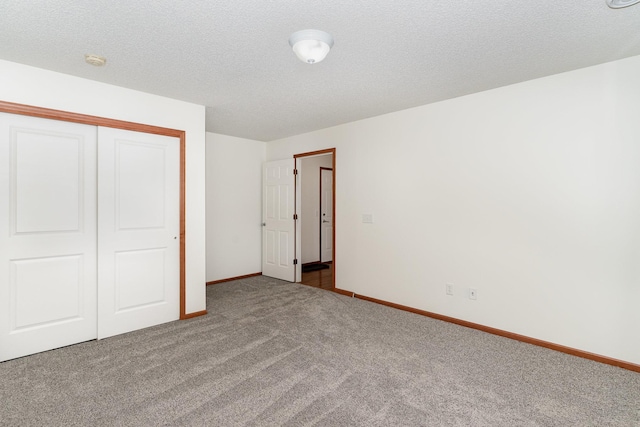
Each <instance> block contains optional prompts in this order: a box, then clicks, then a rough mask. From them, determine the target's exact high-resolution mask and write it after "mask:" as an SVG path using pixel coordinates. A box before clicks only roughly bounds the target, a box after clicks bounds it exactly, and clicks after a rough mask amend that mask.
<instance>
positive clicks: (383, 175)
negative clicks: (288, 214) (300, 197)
mask: <svg viewBox="0 0 640 427" xmlns="http://www.w3.org/2000/svg"><path fill="white" fill-rule="evenodd" d="M638 76H640V57H633V58H628V59H625V60H622V61H617V62H612V63H608V64H603V65H599V66H594V67H590V68H586V69H581V70H577V71H573V72H569V73H565V74H559V75H555V76H550V77H547V78H542V79H538V80H533V81H529V82H524V83H520V84H516V85H512V86H507V87H503V88H499V89H495V90H491V91H487V92H482V93H477V94H473V95H469V96H465V97H461V98H457V99H453V100H449V101H445V102H440V103H436V104H431V105H426V106H422V107H418V108H413V109H410V110H405V111H400V112H397V113H392V114H387V115H384V116H380V117H375V118H371V119H367V120H362V121H358V122H354V123H348V124H345V125H341V126H337V127H333V128H329V129H325V130H322V131H317V132H312V133H308V134H304V135H298V136H294V137H290V138H286V139H283V140H279V141H274V142H271V143H269V144H268V146H267V159H268V160H271V159H280V158H286V157H290V156H291V155H293V154H295V153H302V152H306V151H313V150H318V149H323V148H328V147H334V146H335V147H336V149H337V151H336V162H337V164H336V191H337V194H336V210H337V217H336V223H335V224H336V232H337V236H336V261H335V262H336V275H337V277H336V282H337V287H339V288H341V289H347V290H350V291H354V292H356V293H359V294H363V295H367V296H371V297H375V298H380V299H383V300H387V301H391V302H395V303H399V304H404V305H407V306H411V307H415V308H419V309H423V310H428V311H432V312H436V313H441V314H444V315H448V316H452V317H456V318H460V319H464V320H468V321H471V322H476V323H480V324H483V325H486V326H491V327H495V328H500V329H503V330H507V331H511V332H515V333H519V334H523V335H526V336H529V337H534V338H538V339H542V340H546V341H550V342H554V343H558V344H562V345H566V346H569V347H573V348H577V349H581V350H585V351H589V352H593V353H597V354H601V355H605V356H609V357H613V358H617V359H621V360H625V361H629V362H632V363H640V339H638V325H640V225H639V224H640V220H639V219H640V166H639V165H640V120H639V119H638V118H639V117H640V79H639V78H638ZM328 141H330V142H328ZM363 213H372V214H374V215H375V223H373V224H363V223H362V222H361V218H362V217H361V216H362V214H363ZM445 283H452V284H453V285H454V289H455V295H454V296H447V295H445ZM470 287H473V288H476V289H477V291H478V299H477V300H476V301H472V300H469V299H468V298H467V296H466V290H467V289H468V288H470Z"/></svg>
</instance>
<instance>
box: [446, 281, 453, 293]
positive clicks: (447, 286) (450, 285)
mask: <svg viewBox="0 0 640 427" xmlns="http://www.w3.org/2000/svg"><path fill="white" fill-rule="evenodd" d="M446 289H447V295H453V284H451V283H447V285H446Z"/></svg>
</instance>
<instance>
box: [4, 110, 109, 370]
mask: <svg viewBox="0 0 640 427" xmlns="http://www.w3.org/2000/svg"><path fill="white" fill-rule="evenodd" d="M0 165H2V167H0V361H4V360H8V359H13V358H16V357H21V356H26V355H28V354H33V353H37V352H40V351H45V350H50V349H53V348H57V347H62V346H66V345H69V344H74V343H78V342H82V341H87V340H91V339H95V338H96V334H97V332H96V245H95V242H96V128H95V126H86V125H80V124H75V123H68V122H58V121H53V120H46V119H39V118H34V117H27V116H20V115H13V114H6V113H0Z"/></svg>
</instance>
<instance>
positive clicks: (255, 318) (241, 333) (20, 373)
mask: <svg viewBox="0 0 640 427" xmlns="http://www.w3.org/2000/svg"><path fill="white" fill-rule="evenodd" d="M207 309H208V311H209V314H207V315H206V316H202V317H198V318H194V319H190V320H186V321H178V322H172V323H168V324H164V325H160V326H156V327H153V328H148V329H145V330H141V331H136V332H132V333H129V334H124V335H120V336H116V337H111V338H108V339H104V340H101V341H91V342H87V343H82V344H78V345H74V346H70V347H66V348H62V349H58V350H52V351H48V352H45V353H40V354H36V355H33V356H28V357H24V358H21V359H16V360H12V361H8V362H4V363H0V425H2V426H63V425H64V426H75V425H78V426H80V425H83V426H160V425H167V426H494V427H495V426H629V427H631V426H635V427H637V426H640V374H638V373H635V372H631V371H626V370H623V369H620V368H616V367H612V366H608V365H603V364H599V363H596V362H592V361H589V360H585V359H580V358H576V357H573V356H569V355H566V354H562V353H557V352H554V351H551V350H547V349H544V348H540V347H535V346H532V345H529V344H524V343H520V342H516V341H512V340H509V339H506V338H501V337H497V336H493V335H489V334H486V333H483V332H480V331H476V330H472V329H468V328H464V327H460V326H457V325H452V324H448V323H445V322H441V321H438V320H434V319H430V318H425V317H422V316H418V315H415V314H411V313H406V312H402V311H399V310H394V309H392V308H389V307H384V306H380V305H376V304H373V303H369V302H366V301H362V300H358V299H353V298H349V297H345V296H342V295H338V294H335V293H332V292H328V291H325V290H321V289H316V288H311V287H307V286H301V285H297V284H292V283H286V282H282V281H279V280H275V279H270V278H267V277H262V276H258V277H252V278H248V279H244V280H240V281H235V282H228V283H222V284H218V285H214V286H209V287H208V289H207Z"/></svg>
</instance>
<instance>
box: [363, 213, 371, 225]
mask: <svg viewBox="0 0 640 427" xmlns="http://www.w3.org/2000/svg"><path fill="white" fill-rule="evenodd" d="M362 222H363V223H365V224H373V214H362Z"/></svg>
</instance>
